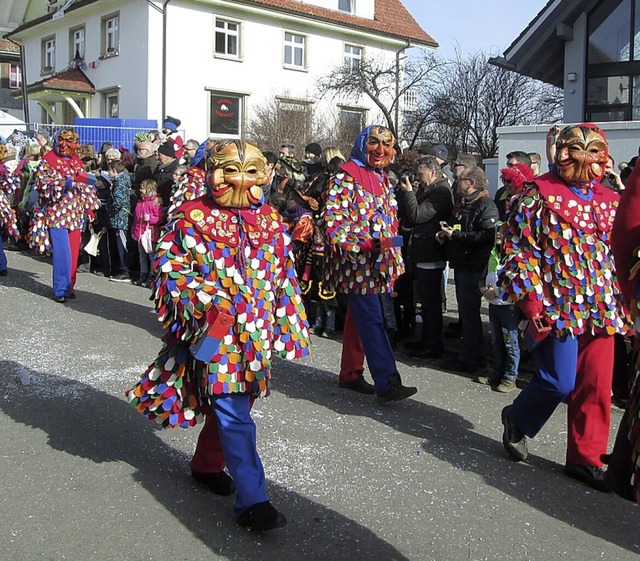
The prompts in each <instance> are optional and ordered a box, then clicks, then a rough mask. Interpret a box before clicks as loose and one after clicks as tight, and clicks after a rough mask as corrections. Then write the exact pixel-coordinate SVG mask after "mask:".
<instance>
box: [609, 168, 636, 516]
mask: <svg viewBox="0 0 640 561" xmlns="http://www.w3.org/2000/svg"><path fill="white" fill-rule="evenodd" d="M639 227H640V166H639V165H638V164H636V166H635V167H634V169H633V172H632V173H631V175H630V176H629V178H628V180H627V184H626V188H625V190H624V191H623V193H622V197H621V200H620V208H619V210H618V213H617V215H616V221H615V223H614V227H613V240H612V247H613V254H614V256H615V258H616V261H617V263H618V275H619V277H620V286H621V288H622V292H623V294H624V296H625V301H626V302H627V304H628V306H629V309H630V312H631V315H632V317H633V319H634V322H635V330H636V333H637V332H638V329H639V327H640V283H639V282H638V281H639V280H640V273H639V272H640V246H639V245H638V242H639V237H640V236H638V228H639ZM638 345H640V338H638V337H636V340H635V347H636V348H635V351H636V365H635V370H636V371H635V381H634V383H633V386H632V389H631V392H630V394H629V401H628V403H627V409H626V411H625V414H624V416H623V417H622V420H621V421H620V426H619V428H618V436H617V438H616V442H615V445H614V449H613V452H612V453H611V458H610V460H609V469H608V470H607V475H608V478H609V481H610V482H611V483H612V486H613V489H614V490H615V491H616V492H617V493H618V494H619V495H621V496H623V497H625V498H629V499H631V500H635V501H636V502H638V503H639V504H640V374H639V373H640V354H639V353H638Z"/></svg>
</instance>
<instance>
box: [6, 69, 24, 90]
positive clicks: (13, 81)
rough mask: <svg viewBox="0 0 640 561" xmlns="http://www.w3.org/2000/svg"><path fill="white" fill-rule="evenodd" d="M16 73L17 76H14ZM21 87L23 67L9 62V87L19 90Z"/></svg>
mask: <svg viewBox="0 0 640 561" xmlns="http://www.w3.org/2000/svg"><path fill="white" fill-rule="evenodd" d="M14 69H15V70H14ZM14 75H15V78H14V77H13V76H14ZM21 87H22V68H21V67H20V65H19V64H13V63H9V89H10V90H19V89H20V88H21Z"/></svg>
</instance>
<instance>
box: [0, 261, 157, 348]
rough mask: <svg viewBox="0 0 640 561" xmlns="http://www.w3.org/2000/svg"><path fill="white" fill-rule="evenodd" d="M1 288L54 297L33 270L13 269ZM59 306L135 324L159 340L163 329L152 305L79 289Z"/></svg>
mask: <svg viewBox="0 0 640 561" xmlns="http://www.w3.org/2000/svg"><path fill="white" fill-rule="evenodd" d="M2 285H4V286H9V287H13V288H18V289H21V290H24V291H25V292H29V293H31V294H35V295H38V296H42V297H44V298H48V299H50V298H51V297H52V291H51V286H50V283H44V282H42V281H41V280H40V279H39V278H38V275H37V274H35V273H31V272H30V271H24V270H21V269H15V268H11V271H10V274H9V275H7V276H6V277H3V278H2ZM140 290H144V289H140ZM57 305H58V306H66V307H68V308H69V309H73V310H74V311H77V312H81V313H84V314H90V315H95V316H98V317H100V318H103V319H105V320H110V321H115V322H118V323H123V324H126V325H132V326H134V327H138V328H140V329H144V330H146V331H148V332H149V333H151V334H152V335H155V336H157V337H158V338H159V337H161V335H162V333H163V331H162V326H161V325H160V323H159V322H158V320H157V317H158V316H157V315H156V314H155V313H151V311H152V308H151V304H150V305H149V306H142V305H140V304H136V303H135V302H130V301H128V300H124V299H119V298H112V297H111V296H105V295H103V294H98V293H96V292H90V291H87V290H79V289H76V299H75V300H68V301H67V302H66V303H65V304H57Z"/></svg>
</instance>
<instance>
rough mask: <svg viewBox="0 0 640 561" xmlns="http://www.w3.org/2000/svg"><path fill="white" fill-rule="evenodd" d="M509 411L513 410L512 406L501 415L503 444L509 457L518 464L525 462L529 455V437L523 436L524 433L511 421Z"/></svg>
mask: <svg viewBox="0 0 640 561" xmlns="http://www.w3.org/2000/svg"><path fill="white" fill-rule="evenodd" d="M509 409H511V405H507V406H506V407H505V408H504V409H503V410H502V414H501V417H502V424H503V425H504V432H503V433H502V444H503V445H504V449H505V450H506V451H507V454H509V456H511V457H512V458H513V459H514V460H517V461H518V462H524V461H525V460H526V459H527V456H528V455H529V451H528V450H527V437H526V436H525V435H524V434H522V431H521V430H520V429H519V428H518V427H517V426H516V424H515V423H513V422H512V421H511V419H509Z"/></svg>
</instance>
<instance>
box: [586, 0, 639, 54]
mask: <svg viewBox="0 0 640 561" xmlns="http://www.w3.org/2000/svg"><path fill="white" fill-rule="evenodd" d="M616 3H617V6H616V7H615V9H614V8H613V6H615V4H616ZM607 13H609V15H608V16H607V15H606V14H607ZM630 19H631V0H611V1H609V2H602V3H601V4H600V6H599V7H598V8H597V9H596V10H594V12H593V13H592V14H591V15H590V16H589V64H601V63H606V62H625V61H628V60H630V46H631V37H630V26H629V21H630Z"/></svg>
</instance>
